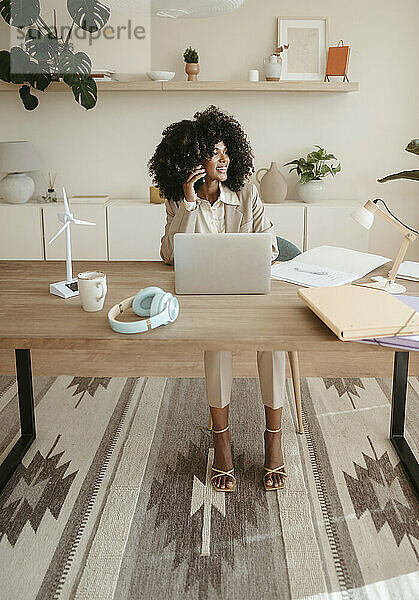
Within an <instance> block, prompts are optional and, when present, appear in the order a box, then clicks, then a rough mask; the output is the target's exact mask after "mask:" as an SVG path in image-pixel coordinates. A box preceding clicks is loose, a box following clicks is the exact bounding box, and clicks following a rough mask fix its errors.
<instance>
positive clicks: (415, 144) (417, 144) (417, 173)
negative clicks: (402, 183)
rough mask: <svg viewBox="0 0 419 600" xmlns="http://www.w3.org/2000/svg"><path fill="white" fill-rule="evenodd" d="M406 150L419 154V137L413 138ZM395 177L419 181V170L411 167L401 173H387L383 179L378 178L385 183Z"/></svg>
mask: <svg viewBox="0 0 419 600" xmlns="http://www.w3.org/2000/svg"><path fill="white" fill-rule="evenodd" d="M405 150H406V152H412V154H419V139H418V138H415V139H414V140H411V141H410V142H409V143H408V144H407V146H406V148H405ZM395 179H411V180H412V181H419V170H418V169H411V170H410V171H400V173H393V174H392V175H386V177H382V178H381V179H377V181H378V182H379V183H385V182H386V181H394V180H395Z"/></svg>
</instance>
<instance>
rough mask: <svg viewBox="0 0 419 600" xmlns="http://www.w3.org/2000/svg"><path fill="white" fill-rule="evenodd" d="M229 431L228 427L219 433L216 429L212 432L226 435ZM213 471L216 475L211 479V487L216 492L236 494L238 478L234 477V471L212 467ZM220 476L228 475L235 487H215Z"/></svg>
mask: <svg viewBox="0 0 419 600" xmlns="http://www.w3.org/2000/svg"><path fill="white" fill-rule="evenodd" d="M227 429H228V426H227V427H226V428H225V429H220V430H219V431H217V430H216V429H213V430H212V431H213V433H224V432H225V431H227ZM211 470H212V472H213V473H214V475H213V476H212V477H211V485H212V487H213V488H214V490H215V491H216V492H235V491H236V478H235V477H234V475H233V473H234V469H230V470H229V471H222V470H221V469H216V468H215V467H211ZM220 475H226V476H227V477H231V478H232V479H233V486H232V487H225V488H220V487H218V486H217V485H215V483H214V479H216V478H217V477H220Z"/></svg>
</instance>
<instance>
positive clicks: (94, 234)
mask: <svg viewBox="0 0 419 600" xmlns="http://www.w3.org/2000/svg"><path fill="white" fill-rule="evenodd" d="M42 210H43V214H44V231H45V258H46V260H65V258H66V236H65V232H63V233H62V234H61V235H60V236H59V237H58V238H57V239H56V240H54V241H53V242H52V244H48V242H49V240H50V239H51V238H53V237H54V235H55V234H56V233H57V231H58V230H59V229H60V227H62V225H63V224H62V223H61V221H59V220H58V217H57V214H58V213H63V212H64V204H63V203H62V202H57V203H55V202H54V203H53V204H48V205H46V206H43V208H42ZM70 212H71V213H72V214H73V215H74V217H75V218H76V219H82V220H83V221H91V222H92V223H96V225H75V224H74V223H73V224H72V225H71V254H72V258H73V260H107V258H108V252H107V239H106V208H105V206H104V205H103V204H89V205H86V204H74V205H73V206H70Z"/></svg>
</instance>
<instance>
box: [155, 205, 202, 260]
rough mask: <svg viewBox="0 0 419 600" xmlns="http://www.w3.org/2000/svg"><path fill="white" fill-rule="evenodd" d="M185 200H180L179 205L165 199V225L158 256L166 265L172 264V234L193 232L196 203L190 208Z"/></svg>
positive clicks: (196, 212)
mask: <svg viewBox="0 0 419 600" xmlns="http://www.w3.org/2000/svg"><path fill="white" fill-rule="evenodd" d="M186 202H187V201H186V200H181V201H180V202H179V205H178V206H176V203H175V202H173V201H171V200H166V202H165V204H166V227H165V230H164V235H163V237H162V238H161V241H160V256H161V257H162V259H163V261H164V262H165V263H166V264H168V265H173V236H174V235H175V233H194V232H195V223H196V217H197V214H198V211H197V209H196V203H195V206H194V208H193V209H192V210H191V209H190V207H188V208H187V207H186ZM188 204H193V203H188Z"/></svg>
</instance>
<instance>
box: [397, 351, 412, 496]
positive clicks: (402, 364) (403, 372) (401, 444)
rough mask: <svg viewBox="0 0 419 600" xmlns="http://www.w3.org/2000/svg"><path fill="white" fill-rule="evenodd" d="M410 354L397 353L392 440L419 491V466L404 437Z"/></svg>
mask: <svg viewBox="0 0 419 600" xmlns="http://www.w3.org/2000/svg"><path fill="white" fill-rule="evenodd" d="M408 370H409V352H395V354H394V372H393V395H392V399H391V420H390V440H391V442H392V444H393V446H394V448H395V450H396V452H397V454H398V455H399V458H400V462H401V463H402V465H403V466H404V468H405V470H406V472H407V474H408V475H409V477H410V479H411V480H412V483H413V485H414V486H415V488H416V490H417V491H418V490H419V465H418V461H417V460H416V458H415V455H414V454H413V452H412V451H411V449H410V447H409V444H408V443H407V441H406V439H405V437H404V419H405V413H406V394H407V376H408Z"/></svg>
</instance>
